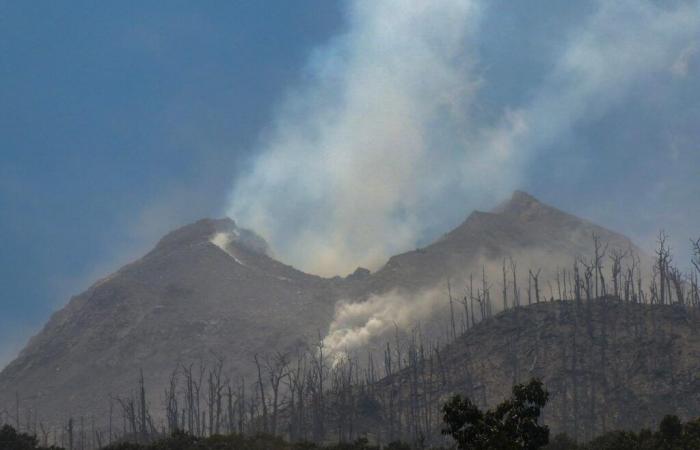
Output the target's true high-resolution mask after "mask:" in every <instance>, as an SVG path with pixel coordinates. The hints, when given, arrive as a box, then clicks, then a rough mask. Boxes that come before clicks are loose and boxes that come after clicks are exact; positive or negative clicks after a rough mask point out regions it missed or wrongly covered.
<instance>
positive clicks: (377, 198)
mask: <svg viewBox="0 0 700 450" xmlns="http://www.w3.org/2000/svg"><path fill="white" fill-rule="evenodd" d="M348 16H349V30H348V31H347V33H346V34H344V35H343V36H340V37H339V38H338V39H336V40H335V41H333V42H332V43H331V44H330V45H328V46H326V47H324V48H322V49H320V50H319V51H318V52H317V53H316V54H315V57H314V58H313V60H312V62H311V64H310V68H311V69H310V71H311V74H310V77H311V80H310V81H309V84H308V85H307V86H305V87H304V88H302V89H299V90H297V91H295V92H294V93H292V94H291V95H290V97H289V98H288V100H287V102H286V103H285V105H284V107H283V108H282V110H281V112H280V114H279V116H278V118H277V121H276V123H275V125H274V127H273V130H272V132H271V133H270V134H269V136H267V139H266V141H265V145H264V147H263V149H262V152H261V154H260V157H259V158H258V159H257V160H256V162H255V164H254V166H253V169H252V171H251V172H250V174H249V175H248V176H246V177H244V178H243V179H241V180H239V182H238V183H237V185H236V188H235V190H234V192H233V196H232V200H231V207H230V210H229V214H230V215H231V217H235V218H236V220H238V221H240V222H242V223H244V224H245V226H248V227H250V228H252V229H254V230H256V231H257V232H260V233H261V234H262V235H263V236H264V237H265V238H266V239H268V240H269V241H270V242H271V244H272V247H273V248H274V249H275V252H276V253H278V254H280V255H281V256H282V257H283V258H284V259H285V260H286V261H287V262H291V263H293V264H294V265H297V266H299V267H302V268H304V269H306V270H309V271H312V272H314V273H320V274H324V275H334V274H338V273H348V272H350V271H351V270H352V269H354V268H355V266H357V265H363V266H367V267H370V268H374V267H377V266H378V265H379V264H380V263H382V262H383V261H384V259H385V258H386V256H387V255H388V254H391V253H394V252H396V251H398V250H403V249H406V248H408V247H410V246H411V245H413V244H414V243H415V241H416V239H417V237H418V236H419V234H420V231H421V228H422V226H423V225H425V223H424V222H425V216H426V211H428V210H429V209H430V204H431V202H432V201H433V200H435V199H436V198H439V197H440V196H441V193H444V192H445V191H446V189H447V188H448V187H450V186H452V185H454V183H455V182H456V180H457V179H458V178H459V177H460V175H461V174H460V173H459V170H458V167H456V166H454V161H455V159H457V160H458V161H460V165H461V163H462V162H463V161H464V159H465V158H467V157H470V156H471V157H473V156H484V155H479V153H478V152H475V154H471V153H469V152H468V151H467V147H466V140H465V139H466V138H465V136H461V131H457V130H463V129H464V124H466V123H467V122H468V119H467V114H468V106H469V105H468V104H469V100H470V98H471V92H472V91H473V90H474V89H475V81H474V79H473V78H472V77H470V74H469V67H470V61H471V59H472V56H471V55H470V52H469V50H468V49H469V45H468V42H469V40H470V39H471V36H472V34H473V32H474V28H475V27H474V24H475V20H476V18H477V17H478V8H476V7H475V4H474V2H473V1H470V0H440V1H433V0H431V1H413V2H406V1H403V0H382V1H375V0H371V1H369V0H358V1H354V2H352V3H351V4H350V7H349V12H348Z"/></svg>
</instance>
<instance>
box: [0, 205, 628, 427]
mask: <svg viewBox="0 0 700 450" xmlns="http://www.w3.org/2000/svg"><path fill="white" fill-rule="evenodd" d="M592 233H596V234H598V235H599V236H600V237H601V240H602V241H604V242H610V243H611V244H613V245H614V246H617V247H621V248H628V247H630V246H632V244H631V243H630V241H629V240H628V239H627V238H625V237H623V236H621V235H619V234H616V233H613V232H611V231H608V230H606V229H604V228H602V227H599V226H596V225H594V224H591V223H590V222H587V221H585V220H582V219H579V218H576V217H574V216H571V215H569V214H566V213H564V212H561V211H559V210H557V209H555V208H552V207H549V206H547V205H544V204H542V203H540V202H538V201H537V200H535V199H534V198H533V197H531V196H529V195H527V194H525V193H521V192H516V193H515V194H514V195H513V197H512V198H511V199H510V201H508V202H506V203H505V204H504V205H502V206H501V207H500V208H498V209H497V210H495V211H493V212H488V213H485V212H475V213H472V214H471V215H470V216H469V217H468V218H467V220H466V221H465V222H464V223H463V224H462V225H460V226H459V227H458V228H456V229H455V230H453V231H452V232H450V233H448V234H446V235H445V236H443V237H442V238H441V239H439V240H438V241H436V242H435V243H433V244H431V245H429V246H427V247H425V248H423V249H420V250H416V251H412V252H408V253H404V254H401V255H398V256H394V257H392V258H390V259H389V261H388V263H387V264H386V265H385V266H384V267H382V268H381V269H380V270H378V271H377V272H376V273H373V274H370V273H368V272H366V271H363V270H358V271H357V272H356V273H355V274H353V275H351V276H348V277H346V278H339V277H336V278H333V279H326V278H321V277H317V276H314V275H309V274H305V273H303V272H300V271H298V270H296V269H294V268H293V267H290V266H287V265H284V264H282V263H280V262H278V261H275V260H274V259H273V258H271V257H270V256H268V255H267V248H266V244H265V243H264V241H263V240H262V239H260V238H258V237H257V236H256V235H255V234H254V233H252V232H250V231H246V230H243V229H240V228H238V227H237V226H236V225H235V223H234V222H233V221H231V220H229V219H224V220H208V219H207V220H202V221H199V222H197V223H195V224H192V225H188V226H185V227H183V228H181V229H179V230H176V231H174V232H172V233H170V234H168V235H167V236H165V237H164V238H163V239H162V240H161V241H160V242H159V243H158V244H157V245H156V247H155V248H154V249H153V250H152V251H151V252H150V253H148V254H147V255H146V256H144V257H143V258H141V259H140V260H138V261H136V262H134V263H131V264H129V265H127V266H125V267H123V268H122V269H120V270H119V271H117V272H116V273H114V274H112V275H110V276H109V277H107V278H105V279H103V280H100V281H98V282H97V283H95V284H94V285H93V286H92V287H90V288H89V289H88V290H87V291H85V292H84V293H82V294H80V295H78V296H76V297H74V298H72V299H71V301H70V302H69V304H68V305H67V306H66V307H65V308H64V309H62V310H61V311H59V312H57V313H55V314H54V315H53V317H52V318H51V319H50V321H49V322H48V323H47V324H46V326H45V327H44V329H43V330H42V331H41V332H40V333H39V334H38V335H37V336H35V337H34V338H33V339H32V340H31V341H30V342H29V344H28V345H27V346H26V348H25V349H24V350H23V351H22V352H21V354H20V355H19V357H18V358H17V359H15V360H14V361H13V362H12V363H11V364H9V365H8V366H7V367H6V368H5V369H4V370H3V371H2V372H0V409H2V408H3V407H9V408H11V406H10V405H14V397H15V392H16V393H18V394H19V397H20V399H21V402H22V405H23V409H27V408H35V409H37V410H38V411H39V414H40V416H41V417H43V418H44V420H46V421H47V422H54V423H55V422H57V421H60V420H64V419H66V418H67V417H68V416H69V415H78V414H82V415H89V414H90V413H91V412H94V413H95V414H96V415H97V416H98V418H99V416H100V415H101V414H102V412H103V411H104V407H105V406H106V405H107V398H108V395H109V394H114V395H124V394H125V393H128V392H130V391H131V390H133V389H134V387H135V380H136V378H137V376H138V372H139V370H141V369H142V370H143V372H144V375H145V378H146V380H147V383H148V387H149V392H150V393H151V395H152V396H153V397H152V399H151V400H152V404H153V406H154V408H156V407H157V406H158V405H159V404H160V400H159V396H160V395H161V393H162V392H163V390H164V388H165V386H166V385H167V381H168V377H169V375H170V372H171V371H172V369H173V368H174V367H175V365H176V364H177V363H178V362H183V363H189V362H192V361H195V360H197V359H205V360H207V361H208V362H211V360H212V359H213V358H216V357H218V356H221V357H224V358H225V360H226V368H225V369H226V371H227V373H229V374H230V375H231V376H234V377H237V376H240V375H248V376H251V375H252V373H253V372H252V369H253V366H252V359H253V355H254V354H255V353H261V354H270V353H272V352H275V351H285V350H289V349H292V348H294V347H295V346H297V345H298V344H299V343H300V342H303V341H304V340H305V339H307V338H310V337H311V338H315V337H317V333H318V332H319V331H320V332H322V333H323V332H325V331H327V330H328V327H329V324H330V323H331V320H332V318H333V313H334V308H335V303H336V301H337V300H339V299H346V300H347V299H349V300H355V301H361V299H363V298H366V297H367V296H368V295H369V294H371V293H377V292H386V291H388V290H391V289H394V288H398V289H399V290H402V291H407V292H411V291H413V292H416V291H420V290H422V289H429V288H432V287H434V286H436V285H438V284H441V283H444V280H445V277H448V276H456V275H461V276H466V272H467V271H468V270H478V268H477V267H478V265H479V264H481V262H484V261H496V262H498V263H500V262H499V261H500V259H501V258H503V257H506V256H513V257H514V258H516V259H517V261H518V264H519V268H527V267H528V266H533V267H534V266H536V265H539V266H541V267H544V268H545V269H549V268H551V269H553V268H554V267H555V266H559V265H562V266H563V265H570V264H571V262H572V261H573V258H574V257H575V256H577V255H586V254H590V250H591V234H592ZM550 266H551V267H550ZM525 274H527V271H526V269H525Z"/></svg>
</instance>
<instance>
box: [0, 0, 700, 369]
mask: <svg viewBox="0 0 700 450" xmlns="http://www.w3.org/2000/svg"><path fill="white" fill-rule="evenodd" d="M0 137H1V138H2V141H1V142H0V236H1V237H2V239H1V240H0V242H2V245H1V246H0V268H1V269H2V270H1V271H0V273H1V274H2V275H0V282H2V286H3V291H2V294H0V365H2V363H3V361H6V360H7V358H8V357H9V356H11V355H12V354H13V352H15V351H16V350H17V349H18V348H19V347H20V346H21V345H22V344H23V343H24V341H25V340H26V338H27V337H28V336H29V335H30V334H32V333H34V332H36V331H37V330H38V328H39V327H40V326H41V324H42V323H43V322H44V321H45V320H46V319H47V317H48V315H49V314H50V313H51V312H52V311H53V310H55V309H56V308H58V307H60V306H61V305H63V304H64V303H65V302H66V301H67V299H68V298H69V297H70V295H73V294H76V293H79V292H80V291H81V290H83V289H84V288H86V287H87V286H88V285H89V284H90V283H91V282H92V281H94V280H95V278H96V277H98V276H101V275H105V274H106V273H107V272H109V271H110V270H113V269H115V268H117V267H118V266H119V265H121V264H123V263H125V262H127V261H129V260H130V259H133V258H134V257H137V256H139V255H140V254H142V253H143V252H145V251H146V250H147V249H148V248H149V247H150V246H152V245H153V244H154V242H155V240H156V239H157V238H158V237H160V236H161V235H162V234H163V233H165V232H167V231H168V230H170V229H173V228H175V227H177V226H180V225H182V224H185V223H188V222H191V221H193V220H196V219H197V218H200V217H203V216H221V215H223V214H227V213H228V214H232V215H235V217H233V218H234V219H237V220H239V221H240V222H243V224H247V225H252V226H254V227H256V229H259V231H260V232H261V233H263V234H265V235H266V237H267V238H268V239H269V240H270V241H271V242H272V244H273V248H274V250H275V251H276V253H277V254H278V255H279V256H280V257H281V258H282V259H283V260H285V262H293V263H295V264H296V265H299V266H302V267H305V268H307V269H309V270H313V271H316V272H324V271H325V272H334V271H344V270H348V268H351V267H354V266H356V265H358V264H365V265H370V266H371V265H373V264H374V265H376V264H378V263H380V262H381V261H382V260H383V258H385V257H386V256H387V254H390V253H392V252H394V251H398V250H401V249H405V248H406V249H407V248H412V247H414V246H415V245H416V244H421V243H424V242H426V241H429V240H430V239H432V238H434V237H435V236H437V235H439V234H440V233H442V232H444V231H446V230H448V229H449V228H450V227H452V226H454V225H456V224H457V223H459V222H460V221H461V220H462V219H463V218H464V217H465V216H466V215H467V214H468V212H469V211H470V210H472V209H473V208H477V207H480V208H486V207H489V206H490V205H492V204H493V203H494V202H495V201H497V200H498V199H500V198H502V197H503V196H504V195H507V193H508V192H510V190H512V189H515V188H519V189H524V190H527V191H530V192H531V193H533V194H534V195H536V196H538V197H540V198H541V199H542V200H544V201H546V202H548V203H551V204H554V205H556V206H559V207H562V208H563V209H565V210H568V211H571V212H574V213H577V214H579V215H582V216H584V217H586V218H589V219H592V220H594V221H597V222H599V223H601V224H603V225H606V226H609V227H611V228H614V229H616V230H618V231H621V232H624V233H626V234H628V235H630V236H631V237H633V238H634V239H635V240H637V241H638V242H639V243H640V244H641V245H642V246H645V245H648V243H649V242H651V240H652V237H653V235H654V233H655V232H656V230H658V228H660V227H664V228H666V229H667V230H668V231H669V232H670V233H671V234H672V237H673V238H674V242H675V245H676V246H677V247H679V248H680V247H681V246H685V242H687V239H688V238H689V237H691V236H695V235H700V226H698V223H700V206H698V205H699V204H698V198H700V2H698V1H668V0H665V1H650V0H635V1H632V0H627V1H626V0H621V1H593V0H590V1H577V2H571V1H569V0H561V1H552V2H513V1H507V0H492V1H478V0H441V1H440V2H435V1H431V2H428V1H416V2H408V1H403V0H402V1H398V0H385V1H381V2H378V1H364V0H355V1H350V0H348V1H343V2H332V1H329V0H318V1H296V2H289V1H266V2H259V1H237V2H224V1H221V2H197V3H195V2H185V1H182V2H178V1H168V2H157V1H153V2H142V1H139V2H136V1H134V2H80V1H73V2H68V3H66V2H63V3H56V2H21V1H13V2H10V1H4V0H0ZM308 249H313V250H314V251H313V252H309V251H308ZM310 254H311V255H321V256H319V258H315V261H312V260H310V259H309V255H310ZM686 256H687V255H686ZM319 260H322V261H323V262H322V264H319V263H318V261H319ZM324 269H325V270H324Z"/></svg>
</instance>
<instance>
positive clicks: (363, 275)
mask: <svg viewBox="0 0 700 450" xmlns="http://www.w3.org/2000/svg"><path fill="white" fill-rule="evenodd" d="M371 274H372V272H370V271H369V269H365V268H364V267H358V268H357V269H355V271H354V272H353V273H351V274H350V275H348V276H347V277H345V278H346V279H347V280H350V281H355V280H364V279H367V278H369V276H370V275H371Z"/></svg>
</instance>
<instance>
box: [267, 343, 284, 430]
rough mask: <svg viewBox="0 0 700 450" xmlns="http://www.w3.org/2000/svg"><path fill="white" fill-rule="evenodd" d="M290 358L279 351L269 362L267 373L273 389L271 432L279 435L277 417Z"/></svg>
mask: <svg viewBox="0 0 700 450" xmlns="http://www.w3.org/2000/svg"><path fill="white" fill-rule="evenodd" d="M288 366H289V360H288V358H287V356H286V355H284V354H282V353H280V352H277V354H276V355H275V356H274V358H273V360H272V361H271V362H269V361H268V363H267V374H268V378H269V380H270V388H271V389H272V422H271V428H270V433H271V434H272V435H277V418H278V414H279V400H280V398H279V395H280V382H281V381H282V379H283V378H284V377H286V376H287V373H288Z"/></svg>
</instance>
